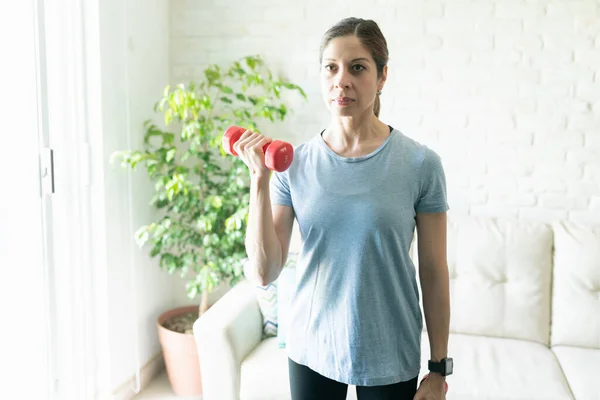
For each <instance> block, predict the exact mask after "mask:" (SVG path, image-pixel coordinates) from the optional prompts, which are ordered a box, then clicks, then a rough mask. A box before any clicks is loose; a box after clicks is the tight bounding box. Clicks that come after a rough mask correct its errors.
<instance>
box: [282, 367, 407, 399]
mask: <svg viewBox="0 0 600 400" xmlns="http://www.w3.org/2000/svg"><path fill="white" fill-rule="evenodd" d="M288 364H289V370H290V374H289V377H290V389H291V392H292V400H346V394H347V392H348V385H347V384H345V383H341V382H337V381H334V380H332V379H329V378H326V377H324V376H323V375H320V374H318V373H317V372H315V371H313V370H312V369H310V368H308V367H306V366H304V365H300V364H298V363H296V362H294V361H292V360H291V359H289V358H288ZM417 378H418V377H415V378H413V379H411V380H409V381H406V382H399V383H394V384H391V385H384V386H356V397H357V398H358V400H392V399H393V400H412V399H413V397H414V396H415V394H416V393H417Z"/></svg>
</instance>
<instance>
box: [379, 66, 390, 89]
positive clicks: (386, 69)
mask: <svg viewBox="0 0 600 400" xmlns="http://www.w3.org/2000/svg"><path fill="white" fill-rule="evenodd" d="M387 73H388V66H387V65H384V66H383V73H382V74H381V80H380V82H379V85H378V86H377V90H379V91H380V92H381V91H382V90H383V86H384V85H385V81H386V80H387Z"/></svg>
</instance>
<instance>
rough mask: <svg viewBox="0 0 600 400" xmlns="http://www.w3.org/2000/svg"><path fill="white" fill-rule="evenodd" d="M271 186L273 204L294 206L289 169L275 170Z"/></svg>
mask: <svg viewBox="0 0 600 400" xmlns="http://www.w3.org/2000/svg"><path fill="white" fill-rule="evenodd" d="M269 186H270V192H271V204H280V205H284V206H288V207H293V205H292V195H291V192H290V184H289V177H288V174H287V171H285V172H276V171H273V175H271V180H270V182H269Z"/></svg>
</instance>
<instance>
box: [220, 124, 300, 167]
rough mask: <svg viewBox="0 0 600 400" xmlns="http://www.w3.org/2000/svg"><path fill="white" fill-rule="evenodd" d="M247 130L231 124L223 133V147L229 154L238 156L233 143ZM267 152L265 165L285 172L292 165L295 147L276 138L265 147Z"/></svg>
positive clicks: (264, 149)
mask: <svg viewBox="0 0 600 400" xmlns="http://www.w3.org/2000/svg"><path fill="white" fill-rule="evenodd" d="M244 132H246V129H245V128H242V127H240V126H235V125H234V126H230V127H229V128H228V129H227V130H226V131H225V134H224V135H223V149H225V152H226V153H227V154H231V155H232V156H237V155H238V154H237V153H236V151H235V150H234V149H233V145H234V143H235V142H237V141H238V139H239V138H240V136H242V134H243V133H244ZM263 152H264V153H265V165H266V166H267V168H269V169H270V170H274V171H277V172H283V171H285V170H286V169H288V168H289V167H290V165H292V161H293V160H294V147H293V146H292V145H291V144H289V143H287V142H282V141H281V140H274V141H272V142H271V143H268V144H266V145H265V146H264V147H263Z"/></svg>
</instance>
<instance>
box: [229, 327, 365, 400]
mask: <svg viewBox="0 0 600 400" xmlns="http://www.w3.org/2000/svg"><path fill="white" fill-rule="evenodd" d="M288 373H289V369H288V357H287V352H286V350H285V349H281V348H279V345H278V343H277V338H268V339H265V340H263V341H262V342H260V344H259V345H258V346H256V348H255V349H254V350H253V351H252V352H251V353H250V354H248V356H247V357H246V358H245V359H244V360H243V361H242V366H241V379H240V400H290V399H291V395H290V381H289V376H288ZM346 399H347V400H350V399H352V400H356V389H355V388H354V386H352V385H350V386H349V387H348V396H347V397H346Z"/></svg>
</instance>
